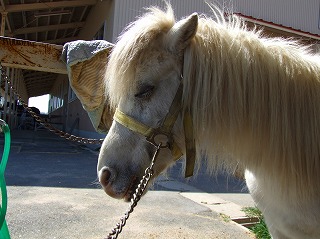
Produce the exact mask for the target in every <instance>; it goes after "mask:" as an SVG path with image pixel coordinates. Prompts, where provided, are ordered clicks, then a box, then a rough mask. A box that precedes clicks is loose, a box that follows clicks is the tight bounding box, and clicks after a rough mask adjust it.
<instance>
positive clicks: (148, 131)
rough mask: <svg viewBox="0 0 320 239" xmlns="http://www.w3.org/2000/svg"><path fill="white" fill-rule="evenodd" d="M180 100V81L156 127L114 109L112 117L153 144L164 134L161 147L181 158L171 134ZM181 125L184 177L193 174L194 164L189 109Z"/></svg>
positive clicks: (180, 107) (179, 108)
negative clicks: (184, 160) (183, 145)
mask: <svg viewBox="0 0 320 239" xmlns="http://www.w3.org/2000/svg"><path fill="white" fill-rule="evenodd" d="M181 100H182V83H180V85H179V88H178V90H177V93H176V95H175V97H174V99H173V101H172V104H171V106H170V109H169V112H168V114H167V115H166V117H165V119H164V121H163V123H162V124H161V126H160V127H158V128H151V127H149V126H147V125H145V124H143V123H141V122H139V121H137V120H135V119H134V118H132V117H130V116H128V115H126V114H125V113H123V112H121V111H120V110H119V109H116V112H115V114H114V116H113V119H114V120H115V121H117V122H118V123H120V124H121V125H123V126H125V127H126V128H128V129H130V130H132V131H134V132H137V133H139V134H141V135H143V136H145V137H146V140H147V141H148V142H150V143H151V144H153V145H158V144H159V142H158V141H160V142H161V141H162V138H163V137H159V136H165V138H166V142H162V145H163V146H162V148H169V149H170V150H171V153H172V156H173V158H174V160H178V159H179V158H181V156H182V155H183V153H182V152H181V149H180V148H179V146H178V145H177V144H176V143H175V142H174V139H173V135H172V133H171V131H172V127H173V125H174V123H175V122H176V120H177V118H178V116H179V113H180V112H181V110H182V106H181ZM183 125H184V132H185V145H186V171H185V177H190V176H192V175H193V170H194V164H195V143H194V138H193V127H192V119H191V115H190V113H189V111H185V112H184V117H183Z"/></svg>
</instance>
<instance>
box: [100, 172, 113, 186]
mask: <svg viewBox="0 0 320 239" xmlns="http://www.w3.org/2000/svg"><path fill="white" fill-rule="evenodd" d="M110 177H111V172H110V170H109V169H108V168H103V169H101V172H100V177H99V181H100V183H101V185H102V186H103V187H106V186H107V185H108V184H109V180H110Z"/></svg>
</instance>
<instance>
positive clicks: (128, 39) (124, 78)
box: [105, 5, 175, 107]
mask: <svg viewBox="0 0 320 239" xmlns="http://www.w3.org/2000/svg"><path fill="white" fill-rule="evenodd" d="M174 23H175V20H174V14H173V10H172V8H171V6H170V5H167V9H166V11H163V10H161V9H159V8H156V7H152V8H148V9H147V12H146V13H145V14H144V15H143V16H142V17H140V18H138V19H137V20H136V21H134V22H133V23H131V24H130V25H129V26H128V27H126V28H125V30H124V31H123V32H122V34H121V35H120V37H119V38H118V41H117V43H116V45H115V47H114V48H113V50H112V52H111V55H110V58H109V62H108V66H107V71H106V75H105V84H106V94H107V97H108V99H109V100H110V104H111V106H112V107H116V106H117V105H118V103H119V100H120V98H121V97H122V96H123V95H127V94H128V93H129V91H130V89H133V88H134V86H135V81H134V79H133V77H134V75H135V69H136V67H137V65H138V63H139V57H140V56H141V55H142V54H144V52H145V51H146V50H148V48H150V46H151V45H152V44H154V43H155V42H157V39H159V36H160V35H161V34H163V33H166V32H168V31H169V30H170V29H171V28H172V26H173V25H174Z"/></svg>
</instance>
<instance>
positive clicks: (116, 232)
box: [105, 143, 161, 239]
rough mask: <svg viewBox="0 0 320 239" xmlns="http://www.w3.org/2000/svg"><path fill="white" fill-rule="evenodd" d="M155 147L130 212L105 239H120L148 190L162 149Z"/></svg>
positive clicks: (132, 199)
mask: <svg viewBox="0 0 320 239" xmlns="http://www.w3.org/2000/svg"><path fill="white" fill-rule="evenodd" d="M155 147H156V152H155V153H154V155H153V158H152V160H151V163H150V165H149V167H147V168H146V170H145V173H144V176H143V177H142V179H141V181H140V183H139V185H138V187H137V188H136V191H135V193H134V194H133V196H132V198H131V203H130V206H129V208H128V210H127V211H126V212H125V214H124V216H123V217H121V218H120V222H119V223H117V224H116V226H115V227H114V228H113V229H112V230H111V232H110V233H109V235H108V237H107V238H105V239H117V238H118V235H119V234H120V233H121V232H122V228H123V227H124V226H125V225H126V222H127V220H128V218H129V216H130V213H132V212H133V209H134V208H135V206H137V204H138V202H139V201H140V199H141V196H142V195H143V192H144V191H145V189H146V188H147V185H148V183H149V181H150V179H151V177H152V175H153V166H154V162H155V160H156V158H157V156H158V153H159V150H160V149H161V143H160V144H159V145H157V146H155Z"/></svg>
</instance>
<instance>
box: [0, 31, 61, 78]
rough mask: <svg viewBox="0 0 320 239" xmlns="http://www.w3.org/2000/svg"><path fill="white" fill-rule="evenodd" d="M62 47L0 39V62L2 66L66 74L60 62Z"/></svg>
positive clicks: (13, 39)
mask: <svg viewBox="0 0 320 239" xmlns="http://www.w3.org/2000/svg"><path fill="white" fill-rule="evenodd" d="M62 48H63V46H60V45H53V44H47V43H40V42H32V41H25V40H18V39H15V38H8V37H0V62H1V64H2V65H3V66H8V67H13V68H21V69H27V70H35V71H44V72H53V73H59V74H67V68H66V65H65V64H64V63H63V62H62V61H61V60H60V56H61V53H62Z"/></svg>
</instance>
